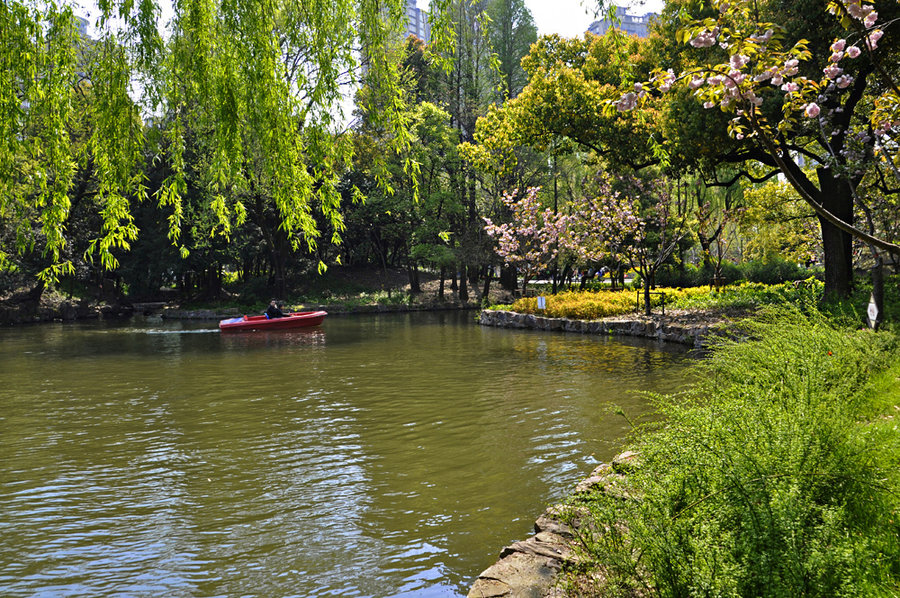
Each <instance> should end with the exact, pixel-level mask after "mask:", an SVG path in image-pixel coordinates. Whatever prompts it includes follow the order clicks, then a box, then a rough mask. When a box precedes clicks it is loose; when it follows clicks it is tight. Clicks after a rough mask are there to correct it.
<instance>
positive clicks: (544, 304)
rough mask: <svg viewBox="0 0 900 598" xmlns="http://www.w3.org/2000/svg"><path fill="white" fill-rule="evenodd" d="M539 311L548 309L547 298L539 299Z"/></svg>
mask: <svg viewBox="0 0 900 598" xmlns="http://www.w3.org/2000/svg"><path fill="white" fill-rule="evenodd" d="M538 309H547V298H546V297H538Z"/></svg>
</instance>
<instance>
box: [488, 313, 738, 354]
mask: <svg viewBox="0 0 900 598" xmlns="http://www.w3.org/2000/svg"><path fill="white" fill-rule="evenodd" d="M726 321H727V318H724V317H722V316H721V315H720V314H710V313H707V314H700V313H696V312H695V313H683V314H678V313H675V314H672V315H669V316H651V317H644V316H638V315H634V316H632V317H627V318H625V317H617V318H604V319H601V320H571V319H568V318H548V317H544V316H536V315H533V314H523V313H517V312H512V311H500V310H490V309H486V310H483V311H482V312H481V317H480V318H479V323H480V324H481V325H482V326H496V327H499V328H519V329H532V330H548V331H560V332H577V333H581V334H602V335H611V336H636V337H642V338H650V339H655V340H659V341H667V342H674V343H681V344H684V345H691V346H693V347H696V348H700V347H702V346H703V344H704V341H705V339H706V338H707V337H708V336H710V335H711V334H713V335H714V334H720V333H721V331H722V326H723V324H724V323H725V322H726Z"/></svg>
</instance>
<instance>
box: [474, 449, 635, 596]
mask: <svg viewBox="0 0 900 598" xmlns="http://www.w3.org/2000/svg"><path fill="white" fill-rule="evenodd" d="M636 461H637V453H634V452H631V451H628V452H625V453H622V454H621V455H619V456H617V457H616V458H614V459H613V461H612V463H609V464H607V463H602V464H600V465H599V466H597V467H596V468H594V471H592V472H591V474H590V476H588V477H587V478H586V479H584V480H582V481H581V482H580V483H579V484H578V485H577V486H576V487H575V490H574V491H573V494H572V496H573V498H574V499H576V500H577V498H578V496H579V495H584V494H588V493H591V492H597V491H600V492H603V493H606V494H608V495H610V496H614V497H616V498H621V499H623V500H628V499H630V498H631V496H630V495H629V493H628V488H627V474H628V472H629V471H631V470H632V468H633V467H634V466H635V464H636ZM563 508H565V507H562V506H560V505H555V506H552V507H550V508H548V509H547V510H546V511H544V513H543V514H542V515H541V516H540V517H538V519H537V520H536V521H535V522H534V532H535V533H534V535H533V536H531V537H530V538H528V539H527V540H523V541H521V542H514V543H512V544H510V545H509V546H507V547H506V548H504V549H503V550H502V551H500V557H499V560H498V561H497V562H496V563H494V564H493V565H491V566H490V567H488V568H487V569H485V570H484V571H483V572H482V573H481V575H479V576H478V579H476V580H475V583H473V584H472V588H471V589H470V590H469V593H468V594H467V598H561V597H563V596H565V592H564V591H563V589H562V587H560V585H559V584H558V583H557V582H558V581H559V573H560V571H562V569H563V567H564V566H565V565H566V564H567V563H569V562H572V561H573V560H574V559H577V558H578V557H577V554H576V553H575V551H574V549H573V547H572V542H573V541H574V539H575V536H576V532H577V527H576V528H574V529H573V528H572V527H570V526H569V525H568V524H566V523H563V522H562V521H561V517H560V513H561V511H562V509H563Z"/></svg>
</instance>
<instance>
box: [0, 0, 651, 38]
mask: <svg viewBox="0 0 900 598" xmlns="http://www.w3.org/2000/svg"><path fill="white" fill-rule="evenodd" d="M0 1H2V0H0ZM428 2H429V0H417V5H418V7H419V8H422V9H427V8H428ZM78 4H80V5H81V11H76V14H81V15H82V16H87V15H86V14H85V13H87V12H93V13H94V14H96V12H97V10H96V0H78ZM161 4H163V5H165V4H166V2H161ZM617 4H619V5H620V6H625V7H627V8H628V12H629V13H632V14H638V15H642V14H645V13H648V12H656V13H658V12H660V11H661V10H662V7H663V0H620V1H619V2H617ZM525 5H526V6H527V7H528V8H529V10H531V14H532V16H533V17H534V23H535V25H537V29H538V35H548V34H550V33H557V34H559V35H561V36H563V37H580V36H581V35H582V34H583V33H584V32H585V31H587V28H588V26H589V25H590V24H591V23H592V22H593V21H595V20H596V17H595V16H594V11H595V10H596V6H597V2H596V0H525ZM91 9H93V10H91Z"/></svg>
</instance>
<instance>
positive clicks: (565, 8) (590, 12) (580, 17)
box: [418, 0, 663, 37]
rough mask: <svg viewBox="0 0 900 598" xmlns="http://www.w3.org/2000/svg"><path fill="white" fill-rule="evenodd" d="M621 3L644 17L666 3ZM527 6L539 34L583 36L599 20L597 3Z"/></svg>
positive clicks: (550, 1) (548, 0)
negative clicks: (596, 12) (595, 15)
mask: <svg viewBox="0 0 900 598" xmlns="http://www.w3.org/2000/svg"><path fill="white" fill-rule="evenodd" d="M617 4H618V5H620V6H625V7H626V8H627V9H628V12H629V13H631V14H636V15H643V14H646V13H648V12H656V13H658V12H660V11H661V10H662V7H663V0H643V1H641V0H621V1H619V2H617ZM525 6H527V7H528V8H529V10H531V15H532V16H533V17H534V24H535V25H537V29H538V35H548V34H551V33H558V34H559V35H561V36H563V37H580V36H581V35H582V34H583V33H584V32H585V31H587V28H588V26H589V25H590V24H591V23H593V22H594V21H595V20H597V19H596V17H594V10H595V9H596V6H597V2H596V1H595V0H525ZM418 7H419V8H422V9H425V8H428V0H418Z"/></svg>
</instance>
